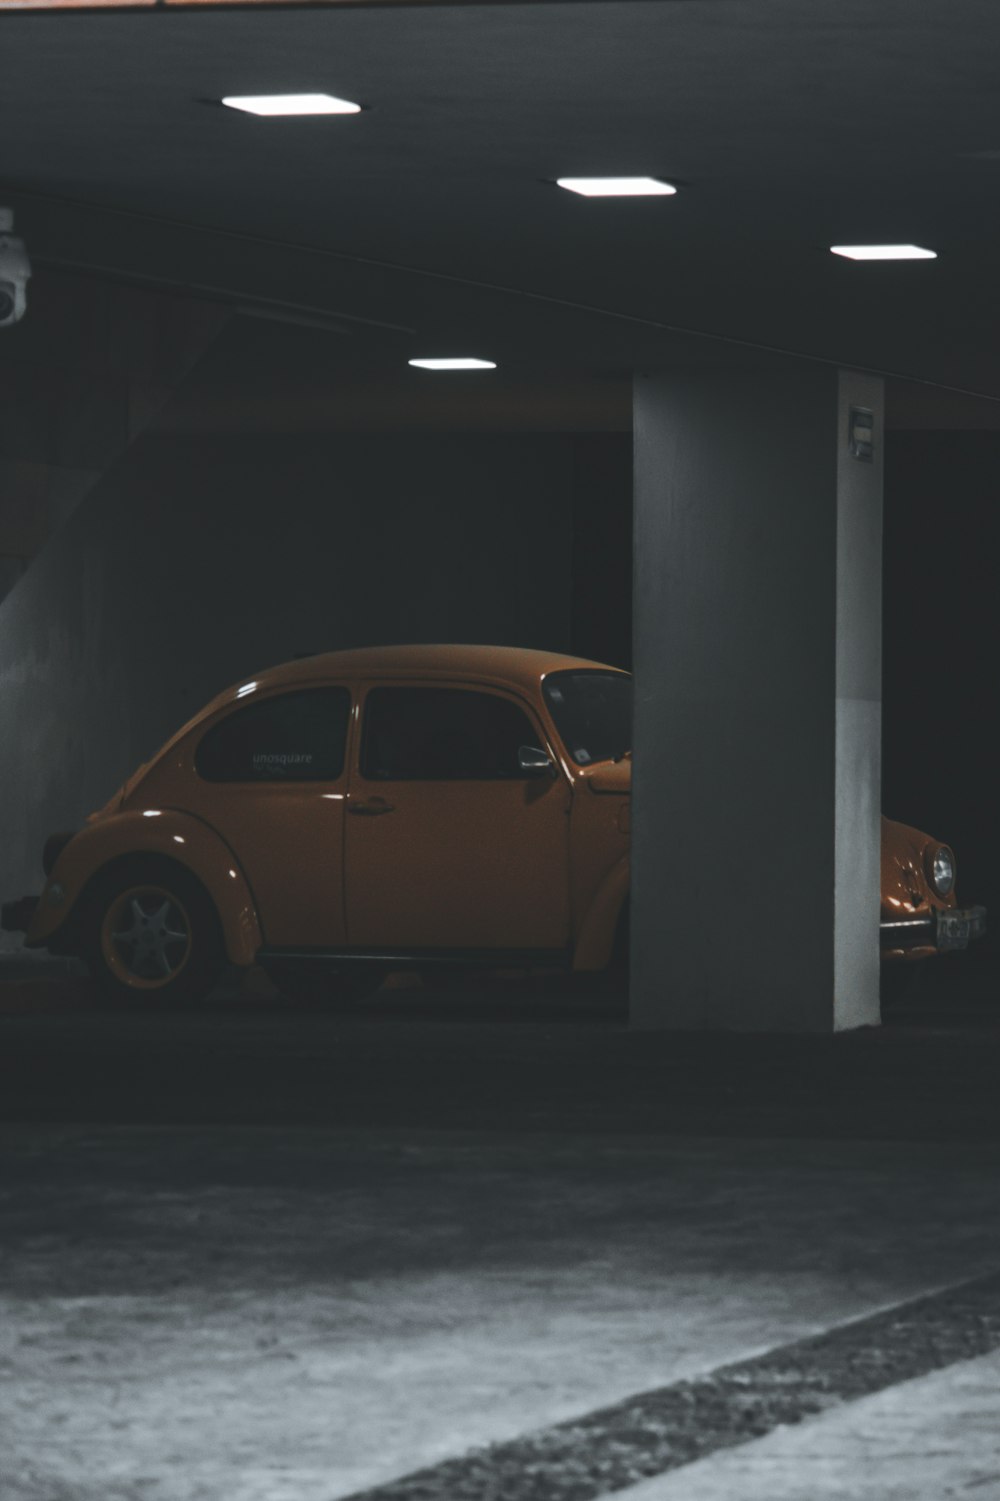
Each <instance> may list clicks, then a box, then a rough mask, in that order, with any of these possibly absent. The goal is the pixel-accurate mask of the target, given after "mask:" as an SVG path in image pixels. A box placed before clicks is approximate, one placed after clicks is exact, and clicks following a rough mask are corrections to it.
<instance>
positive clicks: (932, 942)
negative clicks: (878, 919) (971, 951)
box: [879, 907, 986, 953]
mask: <svg viewBox="0 0 1000 1501" xmlns="http://www.w3.org/2000/svg"><path fill="white" fill-rule="evenodd" d="M985 932H986V908H985V907H945V908H934V909H933V910H932V911H931V912H928V913H927V914H926V915H921V916H919V917H900V918H895V919H893V920H892V921H889V922H883V923H879V937H880V938H881V941H882V947H883V948H884V949H885V948H891V949H902V948H935V949H937V950H938V951H939V953H947V952H948V951H949V950H953V949H967V948H968V946H969V944H970V943H971V942H972V940H973V939H974V938H982V936H983V934H984V933H985Z"/></svg>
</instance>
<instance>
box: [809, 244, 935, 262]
mask: <svg viewBox="0 0 1000 1501" xmlns="http://www.w3.org/2000/svg"><path fill="white" fill-rule="evenodd" d="M830 249H831V251H832V252H833V254H834V255H843V256H846V257H847V259H848V260H849V261H935V260H937V251H936V250H925V249H924V247H923V246H922V245H831V246H830Z"/></svg>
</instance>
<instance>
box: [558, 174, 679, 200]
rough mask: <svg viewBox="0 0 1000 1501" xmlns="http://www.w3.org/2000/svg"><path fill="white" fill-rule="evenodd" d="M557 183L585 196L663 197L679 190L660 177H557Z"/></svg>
mask: <svg viewBox="0 0 1000 1501" xmlns="http://www.w3.org/2000/svg"><path fill="white" fill-rule="evenodd" d="M556 185H557V187H560V188H566V189H567V191H568V192H570V193H580V194H582V196H583V197H584V198H663V197H665V196H667V195H668V194H670V193H676V192H677V189H676V188H675V187H674V186H673V184H672V183H669V182H661V181H660V180H659V178H658V177H557V178H556Z"/></svg>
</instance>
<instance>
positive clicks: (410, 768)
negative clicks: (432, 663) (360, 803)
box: [361, 688, 538, 782]
mask: <svg viewBox="0 0 1000 1501" xmlns="http://www.w3.org/2000/svg"><path fill="white" fill-rule="evenodd" d="M537 744H538V731H537V730H535V729H534V728H533V727H532V724H531V721H530V719H529V718H528V716H527V715H526V714H525V713H524V712H523V710H521V709H519V708H518V707H517V705H516V704H513V703H511V702H510V700H509V699H505V698H496V697H494V696H493V694H490V693H474V692H471V691H469V690H467V689H464V688H373V689H372V690H371V692H370V693H369V695H368V701H367V706H366V709H365V728H364V738H363V741H362V748H361V775H362V776H363V777H366V778H367V779H368V780H369V781H374V782H445V781H447V782H452V781H499V780H507V779H515V778H517V779H520V778H522V777H523V776H524V773H523V772H522V771H521V769H520V767H519V766H518V760H517V753H518V750H519V748H520V747H521V746H522V745H537Z"/></svg>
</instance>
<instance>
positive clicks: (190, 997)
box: [77, 856, 225, 1009]
mask: <svg viewBox="0 0 1000 1501" xmlns="http://www.w3.org/2000/svg"><path fill="white" fill-rule="evenodd" d="M77 932H78V935H79V941H80V949H81V952H82V956H83V958H84V959H86V961H87V964H88V965H89V967H90V972H91V974H92V975H93V977H94V979H95V980H96V981H97V983H98V985H99V986H100V988H101V990H102V992H103V994H104V996H105V997H106V998H107V999H108V1000H109V1001H111V1002H112V1003H113V1004H114V1005H116V1006H122V1007H130V1008H131V1007H134V1008H136V1009H139V1008H144V1009H147V1008H152V1007H157V1006H192V1005H196V1004H197V1003H198V1002H199V1001H202V1000H204V998H205V996H206V995H207V994H208V993H209V991H210V990H211V989H212V987H213V985H214V984H215V982H216V980H217V979H218V977H219V975H220V973H221V972H222V968H223V965H224V964H225V950H224V947H223V942H222V930H221V928H220V925H219V918H218V914H217V912H216V910H215V907H214V906H213V904H212V901H211V899H210V897H209V896H208V893H207V892H206V891H205V888H204V887H203V886H202V885H201V883H200V882H199V881H198V880H197V879H196V878H195V877H194V876H192V875H191V874H190V873H189V872H188V871H186V870H184V869H183V868H182V867H181V866H179V865H174V864H173V862H172V861H170V860H161V859H157V858H156V857H155V856H148V857H137V858H136V859H134V860H129V861H127V862H123V863H122V864H119V865H116V866H114V867H113V868H112V869H111V870H109V871H108V872H107V873H106V874H105V875H103V876H98V878H97V880H96V881H95V883H94V885H93V886H92V887H91V889H90V891H89V892H88V893H87V895H86V897H85V899H84V906H83V910H82V912H81V915H80V917H79V919H78V922H77Z"/></svg>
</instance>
